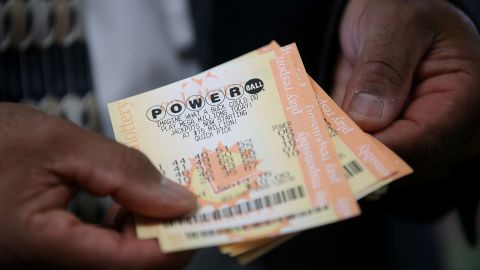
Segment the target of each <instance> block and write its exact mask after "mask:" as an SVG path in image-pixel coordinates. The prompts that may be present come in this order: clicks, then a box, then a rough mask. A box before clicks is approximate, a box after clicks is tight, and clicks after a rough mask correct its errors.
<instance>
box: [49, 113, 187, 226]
mask: <svg viewBox="0 0 480 270" xmlns="http://www.w3.org/2000/svg"><path fill="white" fill-rule="evenodd" d="M60 128H61V129H62V130H61V131H60V132H59V131H58V130H57V131H56V132H55V134H54V135H53V136H52V137H54V140H55V143H54V145H56V149H58V150H57V151H56V154H57V156H54V157H53V158H52V160H53V161H51V162H50V163H49V165H48V166H50V168H49V169H50V170H51V171H53V172H55V173H56V174H57V175H60V176H62V178H66V179H73V181H74V182H75V183H77V184H78V185H80V186H81V187H82V188H83V189H85V190H86V191H88V192H90V193H92V194H94V195H97V196H109V195H110V196H112V197H113V198H114V199H115V201H117V202H118V203H120V204H122V205H123V206H125V207H126V208H128V209H130V210H132V211H134V212H136V213H140V214H144V215H147V216H151V217H158V218H166V217H176V216H180V215H185V214H187V213H189V212H191V211H193V210H194V209H195V207H196V198H195V196H194V195H193V194H192V193H190V192H189V191H188V190H187V189H186V188H184V187H182V186H181V185H179V184H176V183H174V182H173V181H171V180H168V179H166V178H165V177H164V176H162V175H160V173H159V172H158V170H157V169H156V168H155V167H154V166H153V164H152V163H151V162H150V161H149V160H148V158H147V157H146V156H145V155H143V154H142V153H140V152H139V151H137V150H135V149H132V148H128V147H126V146H123V145H120V144H117V143H115V142H113V141H111V140H109V139H107V138H104V137H102V136H100V135H97V134H94V133H91V132H88V131H86V130H84V129H82V128H80V127H77V126H75V125H73V124H70V123H67V122H64V123H63V125H62V126H61V127H60Z"/></svg>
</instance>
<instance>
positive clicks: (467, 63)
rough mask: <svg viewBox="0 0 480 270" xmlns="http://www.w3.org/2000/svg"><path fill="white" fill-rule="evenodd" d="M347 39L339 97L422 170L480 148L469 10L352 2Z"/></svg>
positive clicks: (478, 50) (479, 55)
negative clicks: (467, 14)
mask: <svg viewBox="0 0 480 270" xmlns="http://www.w3.org/2000/svg"><path fill="white" fill-rule="evenodd" d="M340 43H341V50H342V53H341V55H340V58H339V62H338V65H337V69H336V78H335V87H334V91H333V98H334V99H335V101H336V102H337V103H338V104H340V105H341V106H342V108H343V109H344V110H345V111H346V112H347V113H348V114H349V115H350V116H351V117H352V119H354V120H355V121H356V122H357V124H359V126H360V127H362V128H363V129H364V130H366V131H368V132H371V133H373V134H374V136H375V137H377V138H378V139H380V140H381V141H382V142H384V143H385V144H386V145H387V146H389V147H390V148H392V149H393V150H394V151H396V152H397V153H399V154H400V155H401V156H402V157H404V158H405V159H407V161H409V162H410V163H411V164H413V165H414V167H415V169H416V170H417V171H420V170H423V171H431V169H432V168H434V167H436V169H435V170H438V169H439V168H438V165H439V164H443V163H451V162H454V161H455V160H459V159H460V158H463V157H465V155H466V154H478V153H480V151H479V150H480V147H479V144H478V141H479V139H478V138H480V136H479V134H480V133H479V130H478V128H479V127H480V121H479V117H480V37H479V34H478V32H477V30H476V29H475V26H474V25H473V23H472V22H471V21H470V20H469V19H468V18H467V17H466V16H465V15H464V14H463V12H462V11H460V10H459V9H457V8H456V7H455V6H453V5H452V4H450V3H448V2H447V1H438V0H424V1H413V0H412V1H404V0H388V1H385V0H355V1H350V2H349V3H348V4H347V7H346V10H345V13H344V16H343V18H342V21H341V26H340ZM475 138H477V139H475ZM473 147H475V149H474V148H473ZM467 152H470V153H467Z"/></svg>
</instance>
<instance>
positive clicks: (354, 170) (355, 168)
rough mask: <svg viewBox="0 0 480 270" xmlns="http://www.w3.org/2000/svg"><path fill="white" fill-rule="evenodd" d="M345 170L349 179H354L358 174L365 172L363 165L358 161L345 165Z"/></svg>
mask: <svg viewBox="0 0 480 270" xmlns="http://www.w3.org/2000/svg"><path fill="white" fill-rule="evenodd" d="M343 170H344V171H345V172H346V173H347V176H348V178H352V177H353V176H355V175H356V174H359V173H361V172H362V171H363V168H362V165H360V163H358V162H357V161H356V160H352V161H350V162H349V163H347V164H345V165H343Z"/></svg>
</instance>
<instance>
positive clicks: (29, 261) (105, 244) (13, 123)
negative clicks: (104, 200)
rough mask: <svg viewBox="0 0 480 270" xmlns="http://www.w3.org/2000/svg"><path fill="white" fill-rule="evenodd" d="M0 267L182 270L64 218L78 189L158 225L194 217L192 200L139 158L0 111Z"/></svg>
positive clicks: (126, 237) (144, 248)
mask: <svg viewBox="0 0 480 270" xmlns="http://www.w3.org/2000/svg"><path fill="white" fill-rule="evenodd" d="M0 123H1V125H2V128H1V129H0V138H1V141H0V157H1V158H0V194H1V196H0V212H1V213H2V220H1V221H0V232H1V234H0V265H13V266H19V267H24V266H28V265H35V266H38V265H45V266H55V267H59V268H68V269H70V268H82V269H88V268H95V269H96V268H102V269H106V268H114V269H116V268H128V269H143V268H154V267H176V266H182V265H183V264H184V263H185V262H186V260H187V259H188V258H189V256H190V254H189V253H172V254H163V253H161V252H160V249H159V247H158V244H157V242H156V241H153V240H151V241H141V240H138V239H137V238H136V237H135V234H134V231H133V224H132V223H127V224H125V226H124V227H123V228H122V230H121V231H120V232H118V231H115V230H109V229H106V228H101V227H99V226H95V225H90V224H85V223H82V222H81V221H80V220H79V219H78V218H77V217H75V216H74V215H73V214H71V213H70V212H68V211H67V210H66V208H67V206H68V203H69V201H70V200H71V199H72V196H73V195H74V194H75V192H76V191H77V190H78V189H79V188H81V189H84V190H85V191H87V192H90V193H92V194H94V195H96V196H101V197H103V196H109V195H110V196H112V197H113V199H114V200H115V201H117V202H118V203H120V204H122V205H123V206H124V207H126V208H127V209H129V210H131V211H133V212H136V213H140V214H143V215H147V216H151V217H157V218H173V217H179V216H182V215H185V214H187V213H189V212H191V211H192V210H194V208H195V205H196V202H195V197H194V196H193V195H192V194H191V193H190V192H189V191H188V190H186V189H184V188H183V187H181V186H180V185H177V184H174V183H173V182H171V181H169V180H166V179H165V178H164V177H162V176H161V175H160V174H159V173H158V171H157V170H156V169H155V167H154V166H153V165H152V164H151V163H150V162H149V160H148V159H147V158H146V157H145V156H144V155H142V154H141V153H140V152H138V151H136V150H133V149H131V148H127V147H125V146H122V145H120V144H117V143H115V142H112V141H110V140H109V139H107V138H104V137H102V136H100V135H96V134H93V133H91V132H88V131H86V130H84V129H82V128H80V127H77V126H75V125H74V124H71V123H69V122H67V121H64V120H61V119H57V118H55V117H51V116H48V115H46V114H43V113H40V112H38V111H36V110H34V109H30V108H27V107H25V106H22V105H15V104H8V103H0Z"/></svg>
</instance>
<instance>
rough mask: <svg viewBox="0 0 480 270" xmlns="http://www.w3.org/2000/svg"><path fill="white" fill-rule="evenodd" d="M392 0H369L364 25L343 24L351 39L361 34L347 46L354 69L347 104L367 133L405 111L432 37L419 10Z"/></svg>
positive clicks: (345, 105)
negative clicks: (417, 72) (417, 68)
mask: <svg viewBox="0 0 480 270" xmlns="http://www.w3.org/2000/svg"><path fill="white" fill-rule="evenodd" d="M353 2H354V1H353ZM392 3H394V2H392V1H369V2H368V4H367V6H366V7H365V10H368V12H363V13H362V14H361V15H359V16H361V17H360V18H359V19H358V23H359V24H360V25H359V26H358V25H354V24H349V25H348V26H342V32H343V33H342V35H343V36H345V35H351V37H350V38H348V41H350V40H351V39H352V37H356V38H357V39H356V40H355V41H354V42H353V43H354V45H352V46H353V47H354V48H353V49H348V48H347V49H346V50H347V58H348V60H349V62H350V63H351V64H352V65H353V70H352V74H351V77H350V79H349V81H348V85H347V88H346V92H345V97H344V99H343V103H342V107H343V109H344V110H345V111H346V112H347V113H348V114H349V115H350V117H352V119H353V120H355V121H356V122H357V123H358V124H359V126H360V127H362V128H363V129H364V130H366V131H376V130H380V129H382V128H384V127H386V126H387V125H388V124H389V123H391V122H392V120H394V119H395V118H396V117H397V116H398V115H399V114H400V113H401V111H402V109H403V108H404V105H405V102H406V100H407V97H408V95H409V92H410V89H411V86H412V80H413V74H414V72H415V69H416V67H417V65H418V63H419V62H420V60H421V58H422V56H423V55H424V54H425V52H426V51H427V49H428V48H429V46H430V44H431V42H432V40H433V33H434V32H433V31H431V30H430V29H429V25H428V23H426V22H424V21H423V20H422V19H421V18H422V17H421V16H419V15H418V14H417V12H418V11H417V10H418V9H416V8H412V7H410V6H411V5H408V4H399V5H395V4H392ZM399 9H403V10H399ZM400 14H402V15H400ZM343 27H346V28H347V29H345V28H343ZM348 27H349V28H348ZM353 27H355V28H353ZM342 39H343V40H346V39H347V37H342ZM348 41H342V43H343V44H342V46H344V47H345V46H346V47H348V46H349V44H351V42H350V43H349V42H348ZM413 41H415V42H414V44H412V42H413ZM348 52H350V53H348Z"/></svg>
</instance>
